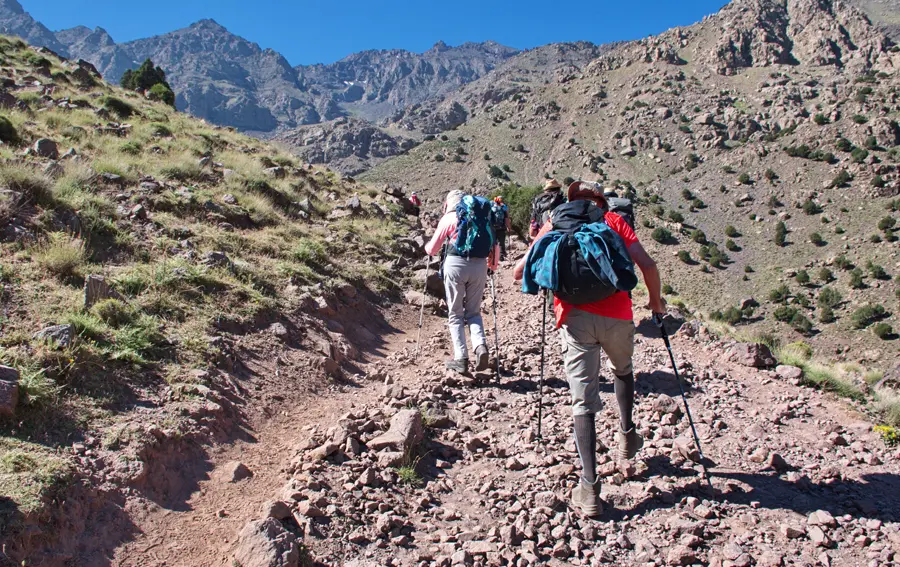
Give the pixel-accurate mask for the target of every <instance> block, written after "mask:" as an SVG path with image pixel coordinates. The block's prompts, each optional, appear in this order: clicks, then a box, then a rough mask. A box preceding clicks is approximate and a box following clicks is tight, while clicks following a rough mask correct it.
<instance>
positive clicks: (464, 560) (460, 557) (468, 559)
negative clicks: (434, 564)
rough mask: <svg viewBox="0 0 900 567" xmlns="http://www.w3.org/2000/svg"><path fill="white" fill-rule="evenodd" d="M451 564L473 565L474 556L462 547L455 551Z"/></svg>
mask: <svg viewBox="0 0 900 567" xmlns="http://www.w3.org/2000/svg"><path fill="white" fill-rule="evenodd" d="M450 564H451V565H471V564H472V556H471V555H469V552H468V551H465V550H463V549H460V550H459V551H456V552H454V553H453V555H451V556H450Z"/></svg>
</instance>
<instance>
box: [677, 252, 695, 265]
mask: <svg viewBox="0 0 900 567" xmlns="http://www.w3.org/2000/svg"><path fill="white" fill-rule="evenodd" d="M678 259H679V260H681V261H682V262H684V263H685V264H690V263H691V262H693V260H692V259H691V253H690V252H688V251H687V250H679V251H678Z"/></svg>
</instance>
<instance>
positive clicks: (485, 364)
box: [475, 345, 491, 372]
mask: <svg viewBox="0 0 900 567" xmlns="http://www.w3.org/2000/svg"><path fill="white" fill-rule="evenodd" d="M475 356H477V357H478V358H477V359H476V360H477V361H478V364H477V365H476V366H475V371H476V372H483V371H485V370H487V369H488V368H490V367H491V356H490V354H488V349H487V346H485V345H478V347H476V348H475Z"/></svg>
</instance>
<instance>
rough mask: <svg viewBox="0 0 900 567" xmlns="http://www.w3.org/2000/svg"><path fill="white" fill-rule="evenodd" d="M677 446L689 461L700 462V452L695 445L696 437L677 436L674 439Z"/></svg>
mask: <svg viewBox="0 0 900 567" xmlns="http://www.w3.org/2000/svg"><path fill="white" fill-rule="evenodd" d="M674 445H675V448H676V449H677V450H678V452H679V453H680V454H681V456H682V457H684V458H685V459H687V460H689V461H693V462H695V463H699V462H700V452H699V451H697V447H696V446H695V445H694V439H693V438H691V437H686V436H682V437H677V438H676V439H675V441H674Z"/></svg>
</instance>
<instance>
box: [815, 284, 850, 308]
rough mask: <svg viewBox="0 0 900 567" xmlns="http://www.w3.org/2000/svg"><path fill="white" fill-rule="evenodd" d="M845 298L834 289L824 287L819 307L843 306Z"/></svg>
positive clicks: (820, 294) (820, 293)
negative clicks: (842, 302)
mask: <svg viewBox="0 0 900 567" xmlns="http://www.w3.org/2000/svg"><path fill="white" fill-rule="evenodd" d="M843 300H844V298H843V297H842V296H841V293H840V292H839V291H838V290H836V289H834V288H832V287H823V288H822V291H820V292H819V300H818V301H819V306H820V307H821V306H825V307H831V308H834V307H837V306H838V305H840V304H841V301H843Z"/></svg>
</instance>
